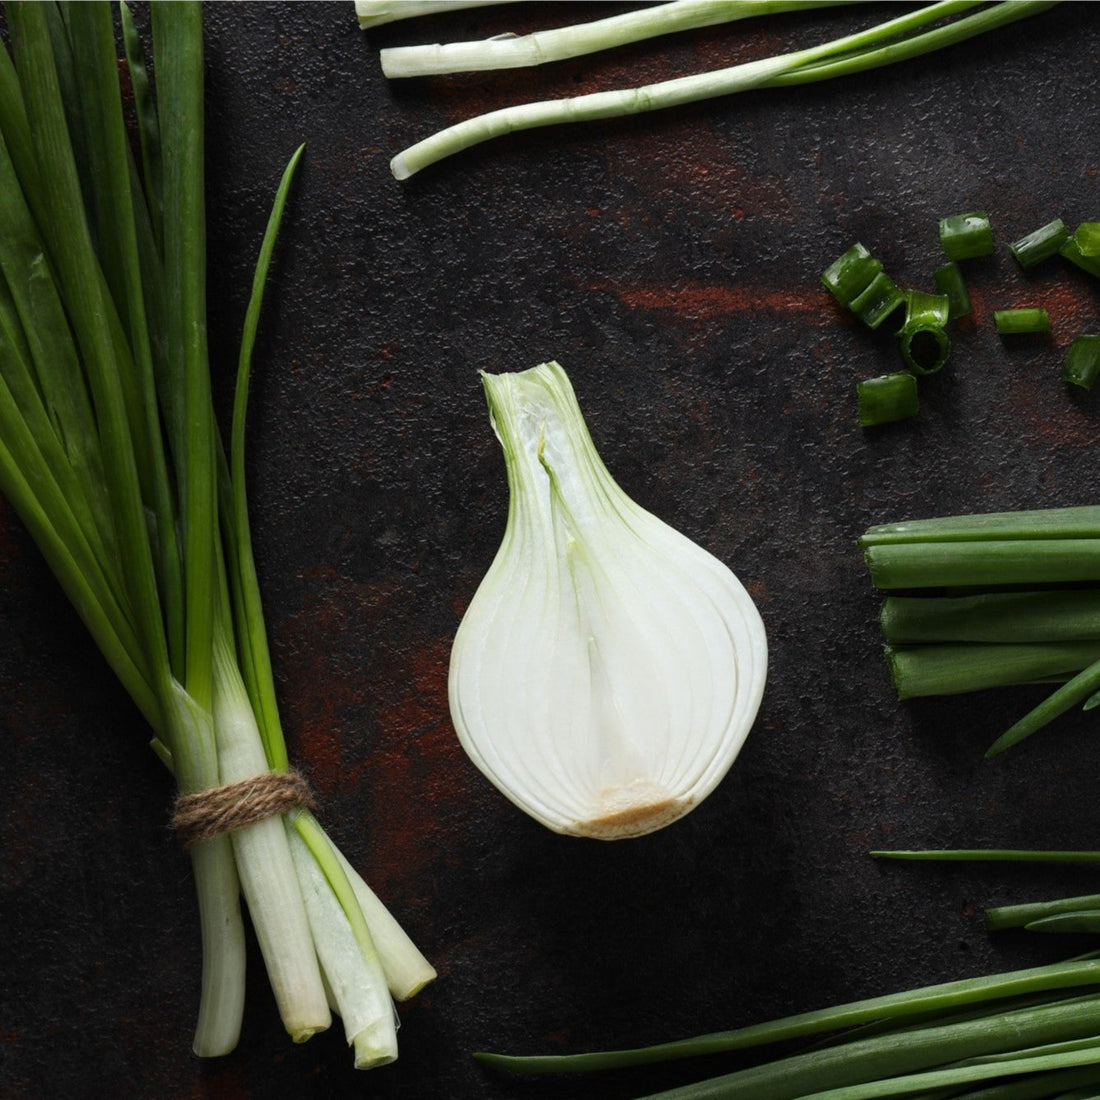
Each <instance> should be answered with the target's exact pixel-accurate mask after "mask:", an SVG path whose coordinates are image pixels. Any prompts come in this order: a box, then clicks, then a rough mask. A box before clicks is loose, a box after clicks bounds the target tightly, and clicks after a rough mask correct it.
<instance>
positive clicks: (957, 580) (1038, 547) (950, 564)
mask: <svg viewBox="0 0 1100 1100" xmlns="http://www.w3.org/2000/svg"><path fill="white" fill-rule="evenodd" d="M865 557H866V561H867V567H868V569H869V570H870V572H871V581H872V583H873V584H874V585H875V587H876V588H928V587H938V586H941V585H952V586H955V587H959V586H975V587H984V588H990V587H993V586H995V585H999V584H1028V585H1040V584H1053V583H1067V582H1080V581H1095V580H1098V579H1100V539H1094V538H1068V539H1066V538H1045V539H986V540H978V541H973V542H924V543H904V542H899V543H892V544H891V543H882V544H876V545H871V546H868V547H867V549H866V551H865Z"/></svg>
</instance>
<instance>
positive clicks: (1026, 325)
mask: <svg viewBox="0 0 1100 1100" xmlns="http://www.w3.org/2000/svg"><path fill="white" fill-rule="evenodd" d="M993 327H994V328H995V329H996V330H997V333H998V334H999V335H1001V336H1019V335H1022V334H1025V333H1033V332H1050V314H1049V313H1047V311H1046V310H1045V309H1036V308H1027V309H996V310H994V311H993Z"/></svg>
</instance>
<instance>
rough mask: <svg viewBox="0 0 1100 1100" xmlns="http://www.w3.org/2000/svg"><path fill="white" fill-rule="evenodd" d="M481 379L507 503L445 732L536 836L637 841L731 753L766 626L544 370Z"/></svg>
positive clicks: (682, 807)
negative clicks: (619, 480)
mask: <svg viewBox="0 0 1100 1100" xmlns="http://www.w3.org/2000/svg"><path fill="white" fill-rule="evenodd" d="M483 380H484V384H485V392H486V395H487V398H488V402H489V409H490V414H491V417H492V423H493V427H494V429H495V431H496V433H497V436H498V438H499V440H500V443H501V446H502V448H503V450H504V458H505V463H506V466H507V471H508V485H509V490H510V494H511V495H510V501H509V509H508V522H507V527H506V530H505V533H504V539H503V542H502V544H501V547H500V549H499V550H498V552H497V555H496V557H495V559H494V560H493V563H492V565H491V566H490V568H489V571H488V573H487V574H486V576H485V578H484V580H483V581H482V583H481V585H480V586H479V588H478V590H477V593H476V594H475V596H474V598H473V601H472V602H471V604H470V607H469V609H468V610H467V612H466V615H465V616H464V618H463V620H462V624H461V626H460V627H459V630H458V633H457V636H456V637H455V642H454V647H453V650H452V654H451V668H450V681H449V691H450V705H451V715H452V718H453V719H454V724H455V729H456V730H457V732H458V736H459V739H460V741H461V743H462V745H463V747H464V748H465V750H466V752H467V753H468V754H469V755H470V757H471V759H472V760H473V761H474V763H475V764H477V766H478V767H479V768H480V769H481V770H482V771H483V772H484V773H485V775H486V776H487V777H488V778H489V779H490V780H491V781H492V782H493V783H494V784H495V785H496V786H497V788H498V789H499V790H500V791H501V792H502V793H503V794H505V795H506V796H507V797H508V798H510V799H511V800H512V801H513V802H514V803H515V804H516V805H517V806H518V807H519V808H520V809H522V810H524V811H525V812H526V813H528V814H530V815H531V816H532V817H533V818H535V820H537V821H539V822H541V823H542V824H544V825H546V826H547V827H548V828H550V829H553V830H554V831H556V832H561V833H567V834H572V835H575V836H588V837H594V838H597V839H603V840H614V839H618V838H621V837H631V836H640V835H642V834H644V833H648V832H652V831H653V830H655V829H659V828H662V827H663V826H665V825H668V824H670V823H671V822H673V821H675V820H677V819H678V818H680V817H682V816H683V815H684V814H686V813H688V812H689V811H690V810H692V809H693V808H694V807H696V806H697V805H698V804H699V803H700V802H701V801H702V800H703V799H704V798H706V797H707V795H708V794H710V793H711V791H713V790H714V788H715V787H716V786H717V785H718V783H719V781H720V780H721V779H722V777H723V776H724V775H725V774H726V771H727V770H728V769H729V767H730V765H731V764H732V763H733V761H734V758H735V757H736V756H737V754H738V752H739V751H740V748H741V745H742V743H743V742H744V740H745V737H746V735H747V734H748V732H749V728H750V726H751V725H752V723H753V720H754V718H755V716H756V712H757V708H758V707H759V705H760V699H761V695H762V693H763V690H764V680H765V676H766V671H767V643H766V640H765V635H764V626H763V623H762V622H761V620H760V616H759V614H758V612H757V610H756V607H755V605H754V604H753V602H752V599H751V598H750V597H749V595H748V593H747V592H746V591H745V589H744V588H743V587H742V585H741V583H740V582H739V581H738V580H737V578H736V577H735V576H734V575H733V573H731V572H730V570H729V569H728V568H726V566H725V565H723V564H722V563H721V562H719V561H718V560H717V559H716V558H714V557H713V556H712V555H710V554H709V553H707V552H706V551H705V550H703V549H702V547H700V546H698V545H696V544H695V543H694V542H692V541H691V540H690V539H688V538H686V537H685V536H684V535H681V534H680V533H678V532H677V531H674V530H673V529H672V528H671V527H669V526H668V525H667V524H665V523H663V522H662V521H661V520H659V519H657V517H656V516H654V515H652V514H651V513H649V512H647V511H645V510H644V509H643V508H641V507H640V506H639V505H638V504H636V503H635V502H634V501H633V500H631V499H630V498H629V497H628V496H627V495H626V494H625V493H624V492H623V490H622V489H621V488H620V487H619V486H618V485H617V484H616V483H615V481H614V480H613V479H612V477H611V474H610V473H609V472H608V470H607V468H606V467H605V466H604V464H603V463H602V461H601V460H600V457H599V455H598V454H597V453H596V449H595V446H594V445H593V443H592V439H591V437H590V436H589V434H588V430H587V428H586V426H585V423H584V419H583V417H582V415H581V411H580V408H579V407H578V405H577V401H576V397H575V395H574V393H573V389H572V386H571V385H570V384H569V380H568V378H567V377H566V375H565V372H564V371H563V370H562V368H561V367H560V366H559V365H558V364H557V363H545V364H543V365H541V366H538V367H535V368H534V369H532V370H528V371H523V372H520V373H517V374H504V375H496V376H494V375H484V376H483Z"/></svg>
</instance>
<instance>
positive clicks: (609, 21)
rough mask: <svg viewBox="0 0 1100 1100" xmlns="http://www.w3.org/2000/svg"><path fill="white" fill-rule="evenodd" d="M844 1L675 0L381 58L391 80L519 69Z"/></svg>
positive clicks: (394, 51) (398, 50) (389, 52)
mask: <svg viewBox="0 0 1100 1100" xmlns="http://www.w3.org/2000/svg"><path fill="white" fill-rule="evenodd" d="M843 2H845V0H669V2H668V3H664V4H655V5H653V6H652V7H648V8H640V9H638V10H636V11H629V12H624V13H622V14H621V15H612V16H609V17H608V18H606V19H596V20H593V21H592V22H590V23H577V24H574V25H572V26H568V27H554V28H553V29H551V30H545V31H536V32H534V33H533V34H525V35H499V36H497V37H495V38H490V39H487V40H485V41H481V42H449V43H446V44H444V45H438V44H436V45H423V46H395V47H391V48H389V49H384V50H382V51H381V53H380V55H379V59H380V61H381V63H382V72H383V73H384V74H385V75H386V76H388V77H390V78H391V79H394V78H398V77H410V76H437V75H440V74H443V73H462V72H485V71H489V70H493V69H519V68H526V67H529V66H533V65H544V64H547V63H548V62H551V61H563V60H565V59H566V58H570V57H580V56H582V55H583V54H590V53H596V52H598V51H600V50H608V49H612V48H613V47H616V46H625V45H629V44H630V43H631V42H641V41H643V40H644V39H647V38H654V37H656V36H657V35H663V34H672V33H674V32H676V31H688V30H695V29H697V28H699V27H712V26H715V25H716V24H719V23H731V22H734V21H735V20H738V19H749V18H751V17H752V16H755V15H771V14H775V13H778V12H784V11H792V10H795V9H798V10H801V9H804V8H815V7H828V6H831V5H832V4H835V3H843Z"/></svg>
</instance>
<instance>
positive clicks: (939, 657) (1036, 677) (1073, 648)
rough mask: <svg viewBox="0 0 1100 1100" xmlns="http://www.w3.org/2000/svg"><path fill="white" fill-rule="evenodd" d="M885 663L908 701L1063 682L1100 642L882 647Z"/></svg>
mask: <svg viewBox="0 0 1100 1100" xmlns="http://www.w3.org/2000/svg"><path fill="white" fill-rule="evenodd" d="M886 659H887V662H888V664H889V667H890V676H891V679H892V681H893V684H894V688H895V690H896V691H897V693H898V698H899V699H913V698H917V697H919V696H926V695H959V694H962V693H964V692H969V691H985V690H986V689H988V688H996V687H1015V686H1018V685H1020V684H1032V683H1039V682H1041V681H1044V680H1068V679H1069V678H1070V677H1071V676H1073V675H1075V674H1076V673H1078V672H1080V671H1081V669H1083V668H1086V667H1088V666H1089V665H1091V664H1092V663H1093V662H1094V661H1097V660H1100V642H1078V643H1069V642H1067V643H1061V644H1059V643H1051V644H1047V645H1025V644H1019V645H1011V644H1004V645H1002V644H994V645H981V644H979V645H972V644H963V645H917V646H887V648H886Z"/></svg>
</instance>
